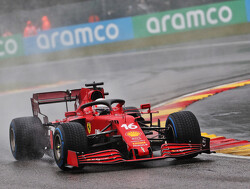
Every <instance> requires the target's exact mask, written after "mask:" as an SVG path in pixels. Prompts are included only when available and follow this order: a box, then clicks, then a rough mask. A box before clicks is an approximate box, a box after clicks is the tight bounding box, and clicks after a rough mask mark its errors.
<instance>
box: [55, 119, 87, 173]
mask: <svg viewBox="0 0 250 189" xmlns="http://www.w3.org/2000/svg"><path fill="white" fill-rule="evenodd" d="M68 150H71V151H74V152H84V153H87V152H88V139H87V135H86V132H85V128H84V127H83V126H82V125H81V124H80V123H77V122H70V123H63V124H61V125H59V126H58V127H57V128H56V129H55V133H54V139H53V151H54V157H55V161H56V163H57V165H58V167H59V168H60V169H62V170H68V168H67V157H68Z"/></svg>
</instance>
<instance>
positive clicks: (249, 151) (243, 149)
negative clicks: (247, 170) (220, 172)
mask: <svg viewBox="0 0 250 189" xmlns="http://www.w3.org/2000/svg"><path fill="white" fill-rule="evenodd" d="M216 152H218V153H223V154H232V155H240V156H250V144H248V145H244V146H238V147H232V148H226V149H222V150H216Z"/></svg>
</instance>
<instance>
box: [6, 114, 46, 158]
mask: <svg viewBox="0 0 250 189" xmlns="http://www.w3.org/2000/svg"><path fill="white" fill-rule="evenodd" d="M45 134H46V129H45V128H44V126H43V125H42V122H41V120H40V119H39V118H38V117H21V118H16V119H13V120H12V121H11V123H10V129H9V139H10V149H11V152H12V154H13V156H14V158H15V159H16V160H31V159H41V158H42V157H43V155H44V149H45V144H46V142H45V140H46V137H45Z"/></svg>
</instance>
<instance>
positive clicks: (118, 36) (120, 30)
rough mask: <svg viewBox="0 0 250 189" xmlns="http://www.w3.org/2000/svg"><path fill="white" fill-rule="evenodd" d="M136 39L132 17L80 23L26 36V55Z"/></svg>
mask: <svg viewBox="0 0 250 189" xmlns="http://www.w3.org/2000/svg"><path fill="white" fill-rule="evenodd" d="M131 39H134V32H133V25H132V18H131V17H128V18H121V19H115V20H107V21H102V22H95V23H88V24H80V25H74V26H68V27H61V28H55V29H51V30H48V31H42V32H39V33H38V35H36V36H33V37H26V38H24V49H25V54H26V55H31V54H39V53H48V52H54V51H60V50H66V49H72V48H78V47H84V46H92V45H98V44H105V43H113V42H118V41H125V40H131Z"/></svg>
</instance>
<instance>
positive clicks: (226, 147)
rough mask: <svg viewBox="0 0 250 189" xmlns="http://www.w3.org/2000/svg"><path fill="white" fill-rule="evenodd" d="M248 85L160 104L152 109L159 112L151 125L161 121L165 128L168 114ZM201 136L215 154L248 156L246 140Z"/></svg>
mask: <svg viewBox="0 0 250 189" xmlns="http://www.w3.org/2000/svg"><path fill="white" fill-rule="evenodd" d="M249 84H250V79H249V80H244V81H239V82H234V83H229V84H225V85H221V86H217V87H213V88H209V89H206V90H202V91H198V92H195V93H191V94H188V95H185V96H182V97H179V98H177V99H174V100H171V101H168V102H165V103H162V104H160V105H158V106H157V107H155V108H153V110H154V111H159V113H156V114H154V116H153V124H155V125H157V121H158V119H160V121H161V127H165V120H166V118H167V117H168V115H169V114H171V113H174V112H178V111H182V110H184V109H185V108H186V107H187V106H189V105H191V104H193V103H194V102H197V101H199V100H202V99H205V98H207V97H210V96H213V95H215V94H218V93H222V92H224V91H228V90H230V89H235V88H238V87H242V86H245V85H249ZM143 117H144V118H145V119H147V118H149V116H148V115H144V116H143ZM201 135H202V136H204V137H208V138H210V139H211V143H210V145H211V150H212V151H216V152H217V153H223V154H231V155H239V156H250V141H247V140H236V139H231V138H226V137H224V136H216V135H215V134H208V133H201Z"/></svg>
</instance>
